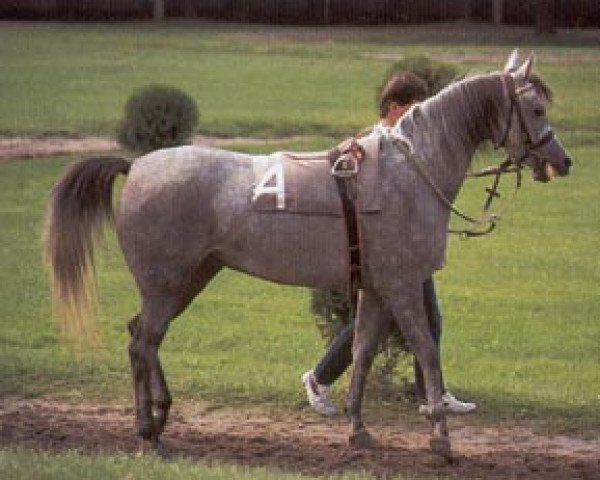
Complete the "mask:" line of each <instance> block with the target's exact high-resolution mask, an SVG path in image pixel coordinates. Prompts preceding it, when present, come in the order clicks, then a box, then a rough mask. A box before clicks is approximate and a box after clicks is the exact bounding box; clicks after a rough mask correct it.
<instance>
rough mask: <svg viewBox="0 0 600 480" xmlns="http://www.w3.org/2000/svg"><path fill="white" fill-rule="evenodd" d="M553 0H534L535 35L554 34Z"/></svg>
mask: <svg viewBox="0 0 600 480" xmlns="http://www.w3.org/2000/svg"><path fill="white" fill-rule="evenodd" d="M554 7H555V1H554V0H537V1H536V2H535V33H536V34H537V35H554V34H555V33H556V27H555V24H554Z"/></svg>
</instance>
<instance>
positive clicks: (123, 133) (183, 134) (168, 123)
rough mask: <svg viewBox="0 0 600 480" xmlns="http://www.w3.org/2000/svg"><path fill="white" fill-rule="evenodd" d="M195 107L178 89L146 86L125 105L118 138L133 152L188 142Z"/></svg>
mask: <svg viewBox="0 0 600 480" xmlns="http://www.w3.org/2000/svg"><path fill="white" fill-rule="evenodd" d="M198 118H199V114H198V108H197V107H196V103H195V102H194V100H193V99H192V98H191V97H190V96H189V95H187V94H186V93H184V92H182V91H181V90H179V89H177V88H175V87H170V86H166V85H149V86H147V87H143V88H141V89H140V90H138V91H136V92H135V93H134V94H133V95H132V96H131V97H130V98H129V100H127V103H126V104H125V115H124V118H123V120H122V121H121V124H120V126H119V130H118V132H117V137H118V141H119V143H120V144H121V145H122V146H123V147H125V148H127V149H129V150H132V151H134V152H136V153H142V154H143V153H148V152H150V151H152V150H157V149H159V148H166V147H174V146H178V145H183V144H185V143H188V142H189V140H190V138H191V136H192V134H193V133H194V131H195V130H196V127H197V125H198Z"/></svg>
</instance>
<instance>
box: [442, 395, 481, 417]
mask: <svg viewBox="0 0 600 480" xmlns="http://www.w3.org/2000/svg"><path fill="white" fill-rule="evenodd" d="M442 402H444V407H445V408H446V410H448V411H449V412H451V413H471V412H472V411H473V410H475V409H476V408H477V404H476V403H473V402H462V401H460V400H458V399H457V398H456V397H455V396H454V395H452V394H451V393H450V392H448V391H447V392H446V393H444V394H443V395H442Z"/></svg>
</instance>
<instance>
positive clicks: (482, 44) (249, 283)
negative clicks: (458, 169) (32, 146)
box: [0, 23, 600, 478]
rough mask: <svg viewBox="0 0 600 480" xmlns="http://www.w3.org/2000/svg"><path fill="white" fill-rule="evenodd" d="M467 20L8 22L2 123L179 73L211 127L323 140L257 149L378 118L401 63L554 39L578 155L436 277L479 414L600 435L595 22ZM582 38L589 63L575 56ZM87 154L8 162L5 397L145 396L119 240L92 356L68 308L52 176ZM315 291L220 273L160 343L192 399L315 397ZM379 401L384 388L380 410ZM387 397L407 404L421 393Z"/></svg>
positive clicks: (109, 98) (57, 117)
mask: <svg viewBox="0 0 600 480" xmlns="http://www.w3.org/2000/svg"><path fill="white" fill-rule="evenodd" d="M453 28H454V27H452V26H450V28H449V32H450V33H447V34H446V36H443V37H442V38H441V40H444V41H445V42H444V43H440V41H441V40H440V39H439V38H438V37H437V36H436V30H435V29H433V28H429V29H421V30H419V29H416V28H408V29H406V31H403V30H401V29H398V28H391V27H390V28H382V29H374V28H365V29H346V28H337V29H331V30H320V29H285V28H275V27H273V28H266V27H265V28H263V27H258V26H251V27H244V26H240V25H215V24H196V23H193V24H184V25H168V26H167V27H165V28H158V27H155V26H151V25H150V24H145V23H140V24H137V23H134V24H117V25H104V24H92V25H69V24H43V23H40V24H10V23H3V24H0V59H1V64H0V72H1V74H0V92H1V93H0V111H1V112H2V114H1V115H0V131H1V132H4V133H5V134H23V133H42V132H56V131H65V132H70V133H78V134H80V133H94V134H111V132H112V131H113V130H114V128H115V126H116V123H117V122H118V119H119V117H120V115H121V108H122V105H123V103H124V102H125V100H126V98H127V97H128V95H129V94H130V93H131V91H132V90H133V89H134V88H136V87H137V86H141V85H144V84H147V83H170V84H173V85H175V86H178V87H181V88H183V89H184V90H186V91H187V92H188V93H190V94H191V95H192V96H193V97H194V98H195V99H196V100H197V102H198V104H199V108H200V111H201V115H202V117H201V125H200V128H201V130H202V131H203V132H208V133H217V134H221V135H261V136H277V135H284V134H310V135H318V137H316V138H312V139H309V140H300V141H297V142H295V143H293V144H290V145H287V146H282V145H281V144H278V145H277V146H276V147H273V146H269V145H267V146H261V147H256V146H247V147H244V146H240V147H239V149H241V150H245V151H259V150H260V151H272V150H274V149H282V148H294V149H299V150H313V149H316V148H325V147H327V146H329V145H330V144H331V143H333V142H334V141H337V140H338V139H341V138H342V137H343V136H344V135H346V134H348V133H351V132H353V131H355V130H357V129H359V128H361V127H362V126H364V125H368V124H370V123H373V121H374V120H373V119H374V91H375V86H376V85H377V84H378V83H379V81H380V77H381V75H382V74H383V72H384V71H385V69H386V68H387V66H388V64H389V61H390V60H389V58H392V57H393V58H396V57H398V58H399V57H401V56H402V55H404V54H413V53H430V54H431V55H432V56H433V57H436V56H439V57H443V58H446V59H449V58H456V59H462V60H461V68H462V70H463V71H465V72H474V71H479V72H481V71H488V70H492V69H498V68H500V66H501V63H502V59H503V58H504V57H505V56H506V55H507V54H508V52H509V50H510V47H511V46H513V45H516V44H520V45H527V46H528V47H532V48H535V50H536V51H537V52H538V58H539V62H540V71H541V72H542V73H543V75H544V77H545V78H546V79H547V80H548V81H549V83H550V84H551V85H552V86H553V87H554V89H555V91H556V97H557V101H556V105H555V108H554V110H553V111H552V113H551V118H552V119H553V120H554V122H553V123H554V124H555V126H556V130H557V132H558V134H559V135H560V137H561V138H562V140H563V142H564V143H565V144H566V145H567V146H568V147H569V149H570V153H571V155H572V157H573V159H574V162H575V167H574V170H573V173H572V175H571V176H570V177H568V178H566V179H560V180H558V181H555V182H552V183H550V184H548V185H539V184H534V183H533V182H532V181H531V180H529V179H527V180H526V181H525V185H524V188H523V189H522V191H521V193H520V194H519V195H518V197H517V199H516V201H515V204H514V206H513V207H512V209H511V211H510V213H509V214H508V215H507V216H506V218H505V219H504V220H503V221H502V223H501V225H500V226H499V227H498V229H497V231H496V232H495V233H494V234H493V235H491V236H489V237H487V238H484V239H473V240H469V241H462V240H460V239H458V238H453V239H452V240H451V242H450V247H449V252H448V264H447V268H446V269H445V270H443V271H442V272H440V273H439V274H438V275H437V280H438V290H439V293H440V300H441V303H442V308H443V312H444V314H445V317H444V322H445V323H444V326H445V330H444V332H445V333H444V342H443V357H444V367H445V372H446V378H447V382H448V383H449V386H450V387H451V388H452V390H453V391H455V392H456V393H458V394H460V395H461V396H464V397H465V398H467V399H472V400H474V401H477V402H478V403H479V404H480V409H479V411H478V413H477V414H475V415H474V416H472V417H469V418H470V420H469V421H472V422H473V423H483V424H488V425H492V424H496V423H498V422H504V421H506V422H519V423H523V424H527V425H534V426H536V427H539V428H543V429H549V430H553V431H558V430H560V431H564V430H569V431H574V432H578V433H580V434H592V435H597V433H598V432H600V370H599V368H598V367H599V365H600V318H599V314H598V312H600V289H599V286H600V259H599V258H600V257H599V256H598V251H600V236H599V235H598V233H599V228H600V202H599V201H598V188H597V185H598V182H599V180H600V173H599V171H598V151H599V148H600V140H599V133H600V110H598V101H597V99H598V98H600V81H599V80H600V71H599V69H598V64H599V63H598V61H599V60H600V53H599V52H598V49H597V48H592V47H590V46H589V41H588V40H586V38H587V36H586V35H584V34H582V35H583V39H582V38H580V37H579V36H577V35H575V34H573V33H569V32H566V33H563V34H561V35H560V36H559V38H558V39H557V40H556V43H555V44H552V43H550V42H548V41H544V42H542V43H540V44H539V45H538V44H536V41H535V40H532V38H530V37H529V36H528V34H527V33H526V32H525V31H524V30H520V29H507V30H506V31H505V32H504V34H494V35H497V36H494V35H488V36H486V35H485V32H486V30H484V29H482V27H481V26H473V29H474V31H475V32H474V33H473V35H470V34H469V31H468V30H467V31H464V32H462V34H460V32H459V30H458V29H455V30H453ZM427 31H429V35H427ZM487 31H488V32H490V31H489V30H487ZM323 35H326V38H325V42H323ZM484 39H486V40H484ZM569 53H576V54H577V55H579V56H580V61H579V62H577V63H575V62H571V63H569V64H568V65H565V62H566V60H565V59H566V58H568V55H567V54H569ZM374 54H375V55H374ZM381 54H385V55H387V57H386V56H385V55H384V57H382V56H381ZM578 58H579V57H578ZM73 160H75V157H53V158H44V159H34V160H25V161H14V162H8V163H4V164H0V222H1V223H0V226H1V228H0V266H1V268H0V285H2V287H0V371H2V375H1V376H0V395H18V396H28V397H29V396H30V397H40V396H53V397H60V398H65V399H67V400H70V401H86V402H87V401H89V402H91V401H102V402H112V401H116V402H118V403H125V402H129V399H130V396H131V391H130V383H131V382H130V375H129V361H128V358H127V348H126V347H127V341H128V337H127V334H126V329H125V325H126V322H127V320H128V319H129V318H130V317H131V316H132V315H133V314H135V313H136V312H137V308H138V299H137V294H136V291H135V288H134V285H133V281H132V279H131V277H130V275H129V273H128V271H127V269H126V267H125V265H124V261H123V258H122V256H121V254H120V252H119V250H118V248H117V246H116V242H115V239H114V235H112V234H109V235H108V242H107V246H106V247H105V248H100V249H99V250H98V252H97V253H98V277H99V285H100V302H101V303H100V306H101V311H100V317H99V323H100V327H101V331H102V337H103V344H102V345H101V346H100V347H99V348H97V349H96V350H93V351H91V352H86V353H85V354H80V355H79V356H78V355H76V354H74V353H73V352H72V351H71V350H69V348H68V347H67V346H66V345H65V344H64V343H62V342H61V340H60V336H59V332H58V328H57V326H56V324H55V323H54V322H53V320H52V319H51V306H50V300H49V294H48V285H47V279H46V276H45V273H44V271H43V268H42V265H41V260H40V257H41V254H40V232H41V229H42V215H43V208H44V203H45V199H46V196H47V193H48V191H49V189H50V187H51V185H52V184H53V182H54V181H55V180H56V179H57V178H58V177H59V176H60V175H61V173H62V172H63V169H64V167H65V166H66V165H67V164H68V163H70V162H71V161H73ZM490 161H496V162H498V161H499V158H498V156H494V157H493V158H492V157H491V156H490V154H489V153H482V154H481V155H480V156H479V158H478V159H477V164H481V165H484V164H487V163H488V162H490ZM482 186H483V184H481V183H477V182H469V184H468V185H467V186H466V188H465V191H464V192H463V194H462V195H461V197H460V199H459V204H460V206H461V207H463V208H465V209H466V210H469V211H475V210H476V209H477V208H478V206H479V205H480V203H481V201H482V193H481V188H482ZM509 188H510V187H509V186H507V187H506V190H508V189H509ZM308 300H309V294H308V292H307V291H306V290H304V289H297V288H292V287H282V286H278V285H274V284H271V283H267V282H264V281H259V280H256V279H252V278H249V277H247V276H244V275H241V274H238V273H234V272H230V271H225V272H223V273H222V274H220V275H219V276H218V277H217V278H216V279H215V281H214V282H213V283H212V284H211V285H210V286H209V288H208V289H207V290H206V291H205V292H204V293H203V294H202V295H201V296H200V297H199V298H198V299H197V300H196V301H195V302H194V303H193V304H192V306H191V307H190V308H189V309H188V310H187V311H186V312H185V313H184V314H183V315H182V316H181V317H180V318H179V319H178V320H177V321H176V322H174V324H173V325H172V327H171V329H170V331H169V334H168V336H167V338H166V340H165V342H164V345H163V347H162V349H161V356H162V360H163V364H164V367H165V370H166V374H167V377H168V380H169V382H170V385H171V387H172V391H173V394H174V396H175V398H176V400H178V401H186V400H187V401H194V402H209V403H214V404H216V405H227V406H239V407H240V408H243V407H244V406H247V405H250V404H253V405H254V404H258V405H259V406H261V407H264V408H268V409H270V408H277V409H299V408H303V407H304V406H305V399H304V392H303V389H302V386H301V384H300V382H299V377H300V375H301V373H302V372H304V371H305V370H306V369H308V368H310V367H311V366H312V365H313V364H314V362H315V361H316V360H317V359H318V358H319V355H320V353H321V352H322V349H323V341H322V340H321V339H320V337H319V333H318V331H317V329H316V327H315V322H314V319H313V318H312V317H311V315H310V313H309V308H308ZM345 381H346V379H344V380H343V381H342V382H340V387H339V388H338V389H337V392H336V393H337V395H338V398H340V399H341V398H342V396H343V390H344V388H343V387H344V383H345ZM380 403H381V399H380V398H379V397H378V396H377V394H375V393H371V395H370V398H369V402H368V404H367V408H368V409H373V408H380ZM384 409H385V410H388V411H391V412H395V411H397V412H400V413H402V412H403V413H407V412H412V410H413V409H414V405H409V406H406V405H405V404H402V405H397V406H396V405H389V404H386V406H385V407H384ZM1 455H2V457H0V466H2V468H1V469H0V470H2V471H4V467H5V466H6V465H9V468H12V467H10V465H13V464H14V463H15V462H17V463H20V464H21V465H25V466H26V467H25V469H24V470H23V471H26V470H27V469H28V468H29V467H28V466H27V465H28V463H27V462H29V460H28V459H27V458H23V454H21V453H19V452H5V453H2V454H1ZM25 457H26V455H25ZM32 461H33V460H32ZM94 461H95V460H93V459H92V460H90V459H86V458H82V459H77V460H74V459H73V458H71V457H68V458H67V459H66V460H65V459H64V458H62V457H61V458H58V459H54V458H51V457H41V464H40V465H42V467H40V468H43V469H46V468H47V471H49V472H50V471H57V472H58V473H57V474H56V475H55V476H52V475H50V474H48V476H47V477H44V478H63V475H62V474H61V473H60V472H62V471H64V470H65V469H66V467H65V464H71V463H74V464H77V465H81V466H80V467H79V466H78V467H77V468H78V469H79V470H81V471H83V470H85V468H86V465H88V462H94ZM112 461H114V462H115V465H113V466H105V467H102V468H111V469H112V468H116V469H117V470H115V471H116V472H121V471H127V469H128V468H132V467H131V465H129V463H128V462H130V460H123V459H117V460H112ZM15 468H16V467H15ZM144 468H146V467H144ZM148 468H150V470H149V471H150V473H149V474H148V475H149V478H153V477H152V476H153V475H154V476H155V477H156V478H159V477H160V478H165V477H166V478H169V475H171V474H170V473H168V472H167V470H168V469H170V468H174V467H172V466H170V465H166V466H161V467H156V468H158V470H156V471H153V470H152V468H154V467H148ZM180 468H181V469H182V470H185V471H189V472H190V473H185V474H182V475H183V478H185V475H188V476H191V475H196V472H195V470H193V469H192V470H188V468H192V467H189V466H187V465H184V466H181V467H180ZM119 469H120V470H119ZM161 469H165V470H164V472H163V470H161ZM79 470H77V471H79ZM9 471H10V470H9ZM157 472H158V473H157ZM116 475H118V474H116ZM206 475H208V474H206ZM224 475H228V473H227V472H225V473H224ZM17 476H18V475H17ZM173 476H174V475H173ZM122 477H126V474H123V475H122ZM31 478H40V476H37V477H36V476H35V475H33V476H32V477H31ZM66 478H69V477H66ZM85 478H88V477H85ZM90 478H94V477H90ZM177 478H181V477H179V476H177ZM203 478H209V477H207V476H205V475H204V476H203ZM214 478H221V477H220V476H218V475H217V474H215V477H214ZM251 478H271V477H269V474H268V473H265V476H264V477H261V476H258V477H251ZM277 478H281V477H279V476H278V477H277ZM290 478H295V477H290ZM348 478H350V477H348Z"/></svg>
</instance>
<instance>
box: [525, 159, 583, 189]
mask: <svg viewBox="0 0 600 480" xmlns="http://www.w3.org/2000/svg"><path fill="white" fill-rule="evenodd" d="M526 163H528V164H529V166H530V167H531V170H532V172H533V179H534V180H535V181H536V182H542V183H546V182H549V181H550V180H552V179H554V178H556V177H564V176H567V175H568V174H569V171H570V169H571V165H573V162H572V161H571V159H570V158H569V157H565V158H564V159H563V160H562V161H561V162H558V163H557V162H551V161H548V160H546V159H543V158H539V157H536V158H535V159H534V160H533V161H532V162H526Z"/></svg>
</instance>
